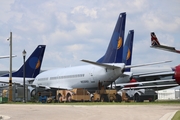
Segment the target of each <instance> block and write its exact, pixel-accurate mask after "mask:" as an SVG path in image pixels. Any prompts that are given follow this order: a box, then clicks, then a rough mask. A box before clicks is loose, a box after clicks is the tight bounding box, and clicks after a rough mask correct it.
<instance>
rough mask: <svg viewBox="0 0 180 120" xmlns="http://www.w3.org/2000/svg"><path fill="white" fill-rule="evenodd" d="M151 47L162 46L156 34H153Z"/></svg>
mask: <svg viewBox="0 0 180 120" xmlns="http://www.w3.org/2000/svg"><path fill="white" fill-rule="evenodd" d="M151 45H152V46H156V45H160V43H159V41H158V39H157V37H156V35H155V33H154V32H151Z"/></svg>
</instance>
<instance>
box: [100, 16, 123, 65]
mask: <svg viewBox="0 0 180 120" xmlns="http://www.w3.org/2000/svg"><path fill="white" fill-rule="evenodd" d="M125 23H126V13H120V15H119V17H118V20H117V23H116V26H115V29H114V32H113V34H112V37H111V41H110V43H109V46H108V49H107V51H106V53H105V55H104V56H103V57H101V58H100V59H99V60H98V61H97V62H98V63H121V62H122V54H123V47H122V46H123V43H124V32H125Z"/></svg>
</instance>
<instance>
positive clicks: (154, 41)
mask: <svg viewBox="0 0 180 120" xmlns="http://www.w3.org/2000/svg"><path fill="white" fill-rule="evenodd" d="M151 47H152V48H157V49H162V50H165V51H170V52H175V53H179V54H180V50H176V49H175V47H171V46H165V45H161V44H160V43H159V41H158V39H157V37H156V35H155V33H154V32H151Z"/></svg>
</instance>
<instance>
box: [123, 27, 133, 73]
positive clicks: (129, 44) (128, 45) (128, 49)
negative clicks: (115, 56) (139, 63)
mask: <svg viewBox="0 0 180 120" xmlns="http://www.w3.org/2000/svg"><path fill="white" fill-rule="evenodd" d="M133 40H134V30H130V31H129V32H128V36H127V38H126V42H125V44H124V46H123V63H124V64H125V65H131V60H132V50H133ZM127 71H128V72H130V68H127V69H126V72H127Z"/></svg>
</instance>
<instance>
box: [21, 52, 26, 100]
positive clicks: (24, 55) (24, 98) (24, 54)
mask: <svg viewBox="0 0 180 120" xmlns="http://www.w3.org/2000/svg"><path fill="white" fill-rule="evenodd" d="M22 55H23V61H24V65H23V88H24V97H23V102H24V103H26V96H25V75H26V74H25V72H26V70H25V57H26V51H25V50H24V51H23V52H22Z"/></svg>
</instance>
